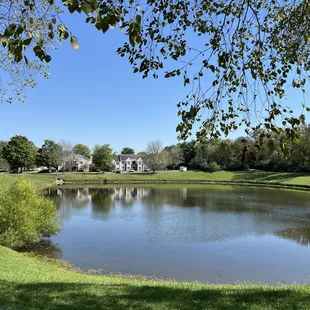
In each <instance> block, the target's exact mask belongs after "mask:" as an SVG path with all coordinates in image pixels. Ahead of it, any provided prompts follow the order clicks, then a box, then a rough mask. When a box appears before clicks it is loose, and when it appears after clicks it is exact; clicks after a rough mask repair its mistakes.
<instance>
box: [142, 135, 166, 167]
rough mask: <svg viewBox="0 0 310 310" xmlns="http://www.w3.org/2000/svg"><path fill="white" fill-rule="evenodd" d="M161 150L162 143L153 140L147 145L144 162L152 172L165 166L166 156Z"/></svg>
mask: <svg viewBox="0 0 310 310" xmlns="http://www.w3.org/2000/svg"><path fill="white" fill-rule="evenodd" d="M163 150H164V147H163V143H162V142H161V141H160V140H153V141H150V142H149V143H148V144H147V148H146V155H145V161H146V164H147V166H148V167H149V168H150V169H152V170H153V171H154V172H155V171H156V170H158V169H161V168H165V167H166V166H167V162H168V156H167V152H165V151H163Z"/></svg>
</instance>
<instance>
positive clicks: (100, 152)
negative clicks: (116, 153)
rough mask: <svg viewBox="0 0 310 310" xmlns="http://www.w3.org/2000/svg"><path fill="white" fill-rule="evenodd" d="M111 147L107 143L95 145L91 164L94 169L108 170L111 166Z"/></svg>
mask: <svg viewBox="0 0 310 310" xmlns="http://www.w3.org/2000/svg"><path fill="white" fill-rule="evenodd" d="M112 156H113V153H112V149H111V147H110V145H109V144H103V145H99V144H97V145H95V147H94V151H93V164H94V165H95V167H96V169H100V170H101V171H108V170H110V169H111V167H112Z"/></svg>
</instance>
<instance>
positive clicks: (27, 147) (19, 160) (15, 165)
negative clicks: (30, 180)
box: [3, 136, 37, 171]
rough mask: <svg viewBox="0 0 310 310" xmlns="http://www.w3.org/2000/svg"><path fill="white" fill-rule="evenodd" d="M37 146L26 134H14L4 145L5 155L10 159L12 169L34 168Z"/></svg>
mask: <svg viewBox="0 0 310 310" xmlns="http://www.w3.org/2000/svg"><path fill="white" fill-rule="evenodd" d="M36 154H37V148H36V147H35V145H34V144H33V143H32V142H31V141H29V140H28V139H27V138H26V137H24V136H14V137H12V138H11V139H10V141H9V142H8V144H7V145H6V146H4V147H3V157H4V158H5V159H6V160H7V161H8V163H9V165H10V167H11V169H14V170H16V171H18V170H19V169H21V170H22V169H23V168H28V169H29V168H32V167H33V166H34V164H35V157H36Z"/></svg>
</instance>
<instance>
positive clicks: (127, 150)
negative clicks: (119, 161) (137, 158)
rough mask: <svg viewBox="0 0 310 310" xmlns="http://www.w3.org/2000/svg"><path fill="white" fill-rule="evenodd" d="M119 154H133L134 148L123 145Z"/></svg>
mask: <svg viewBox="0 0 310 310" xmlns="http://www.w3.org/2000/svg"><path fill="white" fill-rule="evenodd" d="M121 154H135V150H134V149H133V148H131V147H124V148H123V149H122V150H121Z"/></svg>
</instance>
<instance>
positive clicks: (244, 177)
mask: <svg viewBox="0 0 310 310" xmlns="http://www.w3.org/2000/svg"><path fill="white" fill-rule="evenodd" d="M300 176H307V174H305V173H293V172H266V171H240V172H236V173H235V175H234V176H233V179H232V180H234V181H248V182H276V183H282V182H287V181H290V180H291V179H293V178H296V177H300Z"/></svg>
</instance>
